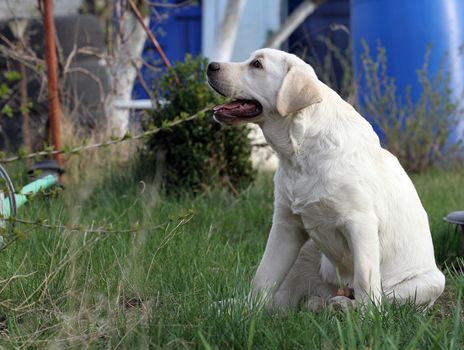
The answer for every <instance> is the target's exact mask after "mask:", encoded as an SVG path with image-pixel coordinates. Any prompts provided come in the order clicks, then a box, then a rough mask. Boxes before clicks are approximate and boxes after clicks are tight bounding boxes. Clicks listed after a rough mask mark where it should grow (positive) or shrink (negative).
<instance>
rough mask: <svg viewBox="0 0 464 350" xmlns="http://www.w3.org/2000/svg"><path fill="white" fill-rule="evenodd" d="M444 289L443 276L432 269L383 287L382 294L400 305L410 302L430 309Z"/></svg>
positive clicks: (438, 271) (435, 269)
mask: <svg viewBox="0 0 464 350" xmlns="http://www.w3.org/2000/svg"><path fill="white" fill-rule="evenodd" d="M444 289H445V276H444V275H443V273H442V272H441V271H440V270H438V269H437V268H434V269H432V270H428V271H427V272H422V273H420V274H417V275H415V276H413V277H411V278H407V279H405V280H404V281H402V282H400V283H397V284H395V285H393V286H391V287H387V288H385V287H384V291H383V292H384V294H385V295H386V297H387V298H388V300H390V301H394V302H398V303H400V304H402V303H405V302H408V301H411V302H414V303H415V304H417V305H423V306H427V307H430V306H432V305H433V303H434V302H435V300H437V298H438V297H439V296H440V295H441V293H443V290H444Z"/></svg>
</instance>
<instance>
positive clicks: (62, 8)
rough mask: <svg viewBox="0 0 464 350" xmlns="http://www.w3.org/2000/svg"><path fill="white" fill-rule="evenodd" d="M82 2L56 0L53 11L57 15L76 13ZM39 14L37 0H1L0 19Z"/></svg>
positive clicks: (78, 0) (36, 15)
mask: <svg viewBox="0 0 464 350" xmlns="http://www.w3.org/2000/svg"><path fill="white" fill-rule="evenodd" d="M81 3H82V1H81V0H54V1H53V4H54V6H53V12H54V14H55V16H64V15H71V14H76V13H77V10H78V9H79V7H80V6H81ZM39 15H40V13H39V11H38V10H37V0H0V20H7V19H11V18H15V17H17V18H24V17H25V18H30V17H38V16H39Z"/></svg>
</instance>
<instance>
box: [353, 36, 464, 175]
mask: <svg viewBox="0 0 464 350" xmlns="http://www.w3.org/2000/svg"><path fill="white" fill-rule="evenodd" d="M363 45H364V53H363V55H362V64H363V75H364V79H365V82H366V89H365V91H361V92H360V94H359V95H360V102H361V105H360V106H359V107H360V109H361V111H362V113H363V114H364V115H365V116H366V117H368V118H369V119H370V121H371V122H372V123H373V124H374V125H375V126H377V127H378V128H379V129H380V130H381V133H382V141H383V143H384V144H385V147H386V148H387V149H388V150H389V151H390V152H392V153H393V154H394V155H395V156H396V157H397V158H398V159H399V161H400V163H401V164H402V165H403V166H404V167H405V168H406V170H407V171H410V172H417V173H420V172H424V171H425V170H427V169H429V168H431V167H436V166H438V167H440V166H442V165H445V164H446V165H449V164H450V163H452V162H453V161H455V160H457V159H458V157H457V156H458V154H459V152H461V151H462V147H461V144H460V143H459V142H456V143H454V144H451V143H450V135H451V133H452V132H453V130H454V129H455V128H456V126H457V124H458V121H459V114H460V113H461V112H462V111H461V110H460V109H459V107H458V103H457V101H456V99H455V98H453V94H452V91H451V89H450V76H449V73H447V72H446V70H445V67H444V63H445V60H443V64H442V66H441V67H439V69H438V72H437V73H436V74H435V75H434V76H432V77H430V74H429V59H430V50H431V48H429V49H428V50H427V53H426V55H425V60H424V65H423V66H422V68H421V69H419V70H418V71H417V77H418V81H419V83H420V86H421V94H420V96H419V98H418V99H417V100H414V101H413V99H412V98H411V90H410V87H407V88H406V91H405V92H404V95H403V96H399V95H398V93H397V85H396V82H395V79H394V78H392V77H390V76H389V75H388V73H387V66H388V62H387V55H386V50H385V48H384V47H382V46H381V45H380V44H378V47H377V53H376V56H375V57H372V56H371V53H370V51H369V47H368V46H367V44H366V43H365V42H364V43H363Z"/></svg>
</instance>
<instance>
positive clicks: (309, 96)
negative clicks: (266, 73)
mask: <svg viewBox="0 0 464 350" xmlns="http://www.w3.org/2000/svg"><path fill="white" fill-rule="evenodd" d="M321 100H322V96H321V93H320V91H319V87H318V86H317V80H316V78H314V77H312V76H311V74H310V73H309V72H308V71H307V69H306V68H305V67H304V66H292V67H290V69H289V71H288V73H287V75H286V76H285V78H284V81H283V82H282V86H281V87H280V90H279V92H278V93H277V112H279V114H280V115H281V116H283V117H285V116H287V115H289V114H291V113H294V112H297V111H299V110H300V109H303V108H306V107H308V106H311V105H312V104H314V103H317V102H320V101H321Z"/></svg>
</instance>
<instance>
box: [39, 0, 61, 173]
mask: <svg viewBox="0 0 464 350" xmlns="http://www.w3.org/2000/svg"><path fill="white" fill-rule="evenodd" d="M43 5H44V8H43V22H44V31H45V33H44V34H45V60H46V63H47V79H48V113H49V118H50V119H49V120H50V133H51V139H52V145H53V147H54V149H55V150H61V149H62V148H63V145H62V143H61V119H60V117H61V110H60V99H59V94H58V72H57V70H58V68H57V67H58V65H57V58H56V42H55V40H56V39H55V38H56V36H55V24H54V22H53V0H43ZM54 157H55V159H56V161H57V162H58V164H59V166H60V167H61V168H63V165H64V163H63V155H62V154H56V155H55V156H54ZM60 180H62V179H61V177H60Z"/></svg>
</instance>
